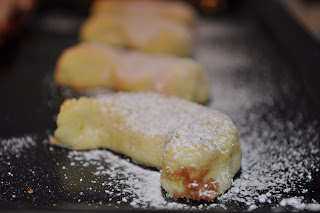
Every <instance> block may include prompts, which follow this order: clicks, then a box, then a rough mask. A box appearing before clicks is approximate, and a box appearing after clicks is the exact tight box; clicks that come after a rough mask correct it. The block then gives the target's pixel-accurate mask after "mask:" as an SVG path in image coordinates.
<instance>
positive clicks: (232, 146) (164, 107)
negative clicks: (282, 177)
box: [51, 93, 241, 201]
mask: <svg viewBox="0 0 320 213" xmlns="http://www.w3.org/2000/svg"><path fill="white" fill-rule="evenodd" d="M51 142H52V143H54V144H57V145H60V146H67V147H70V148H73V149H78V150H86V149H96V148H101V147H106V148H108V149H111V150H113V151H115V152H118V153H122V154H125V155H127V156H129V157H131V158H132V159H133V160H135V161H137V162H139V163H142V164H145V165H148V166H154V167H158V168H162V175H161V184H162V187H163V188H164V189H165V190H166V191H167V192H168V193H169V194H171V195H173V196H174V198H176V199H177V198H183V197H185V198H186V199H194V200H207V201H212V200H214V199H215V198H216V197H217V196H218V195H219V194H222V193H223V192H225V191H226V190H227V189H228V188H229V187H230V186H231V180H232V177H233V176H234V175H235V174H236V173H237V172H238V170H239V168H240V164H241V151H240V144H239V139H238V132H237V130H236V128H235V127H234V125H233V123H232V121H231V120H230V118H229V117H227V116H226V115H224V114H223V113H220V112H218V111H215V110H212V109H208V108H206V107H204V106H202V105H198V104H196V103H192V102H189V101H186V100H183V99H179V98H175V97H166V96H162V95H159V94H156V93H117V94H114V95H107V96H101V97H98V98H80V99H78V100H76V99H68V100H66V101H65V102H64V103H63V105H62V106H61V109H60V113H59V115H58V117H57V129H56V130H55V133H54V138H53V139H52V140H51Z"/></svg>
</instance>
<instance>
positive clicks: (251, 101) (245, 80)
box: [0, 5, 320, 212]
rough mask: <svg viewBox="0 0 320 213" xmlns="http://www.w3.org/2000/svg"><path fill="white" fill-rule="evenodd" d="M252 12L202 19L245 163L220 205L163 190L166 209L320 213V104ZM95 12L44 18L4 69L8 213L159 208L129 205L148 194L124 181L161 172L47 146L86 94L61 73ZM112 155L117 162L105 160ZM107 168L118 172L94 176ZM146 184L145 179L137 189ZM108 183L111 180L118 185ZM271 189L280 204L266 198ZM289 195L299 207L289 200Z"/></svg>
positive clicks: (216, 86) (2, 204) (1, 114)
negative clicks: (58, 67)
mask: <svg viewBox="0 0 320 213" xmlns="http://www.w3.org/2000/svg"><path fill="white" fill-rule="evenodd" d="M251 6H252V5H251ZM253 11H257V8H256V7H245V8H242V9H239V10H237V11H233V12H231V13H226V14H220V15H218V16H215V17H201V18H200V20H199V26H198V27H197V48H196V54H195V58H196V59H197V60H198V61H199V62H200V63H201V64H202V65H203V66H204V68H205V69H206V70H207V71H208V73H209V76H210V79H211V82H212V92H213V95H212V98H211V101H210V103H208V104H207V106H208V107H212V108H216V109H218V110H221V111H223V112H225V113H227V114H228V115H229V116H230V117H231V118H232V119H233V120H234V123H235V125H236V126H237V128H238V130H239V133H240V141H241V145H242V151H243V164H242V169H241V171H240V172H239V173H238V174H237V176H236V177H235V178H234V180H235V183H234V187H233V188H232V189H231V190H229V191H228V192H227V194H226V195H224V196H225V197H223V196H222V198H220V199H217V200H216V201H215V202H213V204H212V203H206V202H186V201H185V200H178V201H174V200H172V199H170V198H166V197H165V193H163V192H162V196H163V198H162V199H164V200H165V202H167V203H166V205H163V206H161V205H160V206H161V208H164V207H165V206H170V205H171V206H172V205H173V206H174V208H169V210H173V211H181V210H183V211H190V210H192V211H200V210H206V209H208V210H212V211H216V212H218V211H223V212H231V211H248V210H255V211H268V212H271V211H311V210H316V211H320V210H319V209H317V208H312V206H311V205H310V204H314V203H317V202H320V187H319V185H320V175H319V168H320V166H319V164H320V160H319V159H320V158H319V153H320V152H319V145H320V142H319V133H320V131H319V130H320V124H319V121H320V120H319V118H320V114H319V106H318V105H317V104H316V101H314V99H312V98H310V95H309V93H308V92H307V90H306V84H305V81H304V80H303V77H302V76H303V75H300V73H301V72H300V71H301V70H300V69H299V67H297V66H296V65H295V63H294V61H291V60H290V57H287V55H286V54H285V52H286V51H285V50H284V47H283V46H282V45H281V43H277V41H276V39H274V37H275V35H274V34H272V33H270V31H268V30H267V29H268V27H266V25H265V23H263V22H260V21H259V20H258V19H257V17H256V16H254V13H253ZM86 15H87V14H83V13H76V12H70V11H62V10H49V11H46V12H38V13H36V14H35V15H34V17H33V18H32V19H31V20H30V22H29V23H28V25H27V30H26V32H25V33H24V35H23V36H22V37H21V38H20V41H19V43H18V44H17V45H16V46H15V49H14V51H13V52H11V55H10V57H6V60H5V61H2V63H1V65H2V67H1V72H0V97H1V104H0V121H1V122H0V138H1V139H0V209H1V210H0V211H18V210H24V211H26V210H28V211H32V212H33V211H40V212H47V211H53V210H59V211H62V212H70V211H101V210H104V211H119V212H127V211H142V210H144V211H155V210H157V208H155V207H154V206H152V203H153V202H152V201H151V202H150V203H151V204H150V203H149V204H141V205H140V206H139V205H132V204H130V202H132V199H134V198H135V196H139V194H138V195H135V194H134V190H131V191H129V192H127V193H126V191H125V190H126V189H127V188H128V187H129V186H128V183H129V182H128V180H127V179H128V176H126V175H124V174H125V172H126V171H127V170H128V169H129V170H130V169H132V168H130V165H132V167H134V168H138V170H139V169H140V170H143V171H146V173H145V174H150V173H152V172H156V173H157V172H158V171H157V170H156V169H153V168H146V167H144V166H142V165H138V164H135V163H134V162H131V161H130V159H127V158H126V157H124V156H121V155H117V154H116V153H112V152H110V151H108V150H99V151H93V152H73V151H70V150H67V149H62V148H58V147H53V146H51V145H50V144H49V142H48V141H49V138H50V136H51V135H52V134H53V131H54V129H55V127H56V126H55V119H56V115H57V113H58V111H59V106H60V104H61V103H62V101H63V99H64V98H66V97H67V96H71V97H72V96H77V95H79V94H76V93H73V92H72V91H71V92H70V91H68V90H64V89H61V88H58V87H57V86H56V85H55V84H54V82H53V78H52V73H53V70H54V67H55V63H56V60H57V58H58V57H59V54H60V53H61V51H62V50H64V49H65V48H67V47H70V46H72V45H74V44H76V43H77V31H78V28H79V26H80V25H81V23H82V22H83V20H85V18H86ZM2 54H4V55H7V54H6V52H5V53H3V52H2ZM8 58H9V59H8ZM88 153H89V154H88ZM97 153H98V154H99V155H101V158H99V159H98V160H91V161H90V163H89V166H85V164H86V162H87V161H86V160H85V157H84V156H87V155H93V154H95V155H97ZM108 156H109V157H110V156H111V160H110V161H108V162H106V161H104V159H103V158H108ZM91 157H92V156H91ZM112 159H113V160H114V159H116V161H119V162H121V163H118V162H113V161H112ZM127 164H128V165H129V166H128V165H127ZM115 165H116V166H117V168H116V169H115ZM99 166H103V168H104V170H105V171H108V169H109V171H112V172H114V173H115V174H116V175H115V176H112V173H110V172H109V173H108V172H107V173H106V174H104V175H102V176H101V175H100V176H99V175H98V176H94V175H93V174H94V173H95V172H97V171H98V169H97V167H99ZM140 170H139V171H140ZM130 171H131V172H132V171H133V170H130ZM66 176H67V178H65V177H66ZM133 177H135V174H134V171H133ZM121 178H123V180H122V182H121ZM139 178H140V179H139ZM66 179H68V181H66ZM80 179H81V180H80ZM146 180H149V179H144V177H143V176H141V175H140V176H139V175H137V181H138V182H139V181H142V182H143V181H146ZM91 181H93V182H94V183H92V182H91ZM154 181H158V180H154ZM89 182H91V183H89ZM282 182H283V183H282ZM102 183H104V184H106V183H109V184H110V186H108V187H109V188H108V187H106V185H103V184H102ZM152 183H156V182H151V184H152ZM241 183H242V184H247V185H246V186H244V185H241ZM281 183H282V184H281ZM139 184H143V183H139ZM147 184H148V183H147ZM130 187H132V186H130ZM147 187H148V185H147ZM268 187H269V189H270V190H271V191H272V193H273V194H272V196H271V197H265V195H267V193H268V192H269V191H270V190H269V189H268ZM30 189H32V190H33V193H31V192H30V191H29V190H30ZM150 190H152V187H151V186H150ZM237 190H239V192H237ZM28 191H29V193H28ZM106 191H107V192H108V193H106ZM112 191H113V192H114V194H112V193H110V192H112ZM137 191H139V190H137ZM128 193H129V194H128ZM130 193H133V194H130ZM250 193H251V194H250ZM147 195H149V194H147ZM123 198H125V200H123ZM158 198H159V197H158ZM290 198H291V199H292V198H293V200H291V203H290V201H289V200H286V199H290ZM130 199H131V200H130ZM241 199H242V200H241ZM263 199H265V200H266V202H263ZM268 200H270V203H268V202H267V201H268ZM284 200H285V201H287V203H286V205H284V204H283V202H284ZM243 201H245V202H243ZM281 201H282V203H281ZM154 202H155V203H156V202H158V201H156V200H155V201H154ZM292 202H298V204H301V205H302V206H301V205H300V206H299V205H298V204H297V203H292ZM177 204H181V206H183V208H182V209H181V208H179V207H177ZM280 204H282V205H280ZM157 205H158V204H157ZM254 205H256V207H257V208H256V209H255V206H254ZM303 205H305V206H303ZM306 205H307V206H306ZM133 206H134V207H133ZM314 206H316V205H313V207H314ZM316 207H317V206H316ZM162 210H163V209H162ZM166 210H168V209H166Z"/></svg>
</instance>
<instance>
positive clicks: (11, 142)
mask: <svg viewBox="0 0 320 213" xmlns="http://www.w3.org/2000/svg"><path fill="white" fill-rule="evenodd" d="M0 145H1V149H0V155H8V154H10V155H15V156H16V157H18V156H19V155H20V153H21V152H23V151H24V150H25V149H27V148H30V147H34V146H35V145H36V143H35V140H34V138H32V137H31V136H25V137H13V138H9V139H1V138H0Z"/></svg>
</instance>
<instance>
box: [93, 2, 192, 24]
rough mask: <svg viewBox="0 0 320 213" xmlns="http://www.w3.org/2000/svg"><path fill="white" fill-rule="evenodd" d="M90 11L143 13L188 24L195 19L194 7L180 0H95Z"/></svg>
mask: <svg viewBox="0 0 320 213" xmlns="http://www.w3.org/2000/svg"><path fill="white" fill-rule="evenodd" d="M91 13H92V14H93V15H97V14H116V15H119V14H120V15H126V14H131V15H136V16H139V15H143V16H144V17H151V18H153V19H155V18H157V19H159V18H160V19H168V20H170V21H173V22H178V23H181V24H184V25H188V26H192V25H194V24H195V19H196V13H195V11H194V9H193V8H192V7H191V6H190V5H189V4H187V3H185V2H182V1H161V0H121V1H119V0H96V1H94V2H93V5H92V8H91Z"/></svg>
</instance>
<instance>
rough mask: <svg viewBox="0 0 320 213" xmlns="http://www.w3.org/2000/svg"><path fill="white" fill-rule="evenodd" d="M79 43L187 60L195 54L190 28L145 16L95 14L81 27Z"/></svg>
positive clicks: (142, 14)
mask: <svg viewBox="0 0 320 213" xmlns="http://www.w3.org/2000/svg"><path fill="white" fill-rule="evenodd" d="M80 40H81V41H86V42H99V43H103V44H108V45H113V46H117V47H122V48H130V49H137V50H140V51H143V52H147V53H154V54H162V55H175V56H183V57H185V56H191V55H192V52H193V33H192V29H191V28H190V27H188V26H186V25H184V24H181V23H178V22H173V21H170V20H168V19H163V18H154V17H149V16H146V15H144V13H141V14H140V15H137V14H131V13H126V14H123V15H121V14H117V13H111V14H97V15H93V16H91V17H90V18H89V19H88V20H87V21H85V23H84V24H83V25H82V27H81V29H80Z"/></svg>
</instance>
